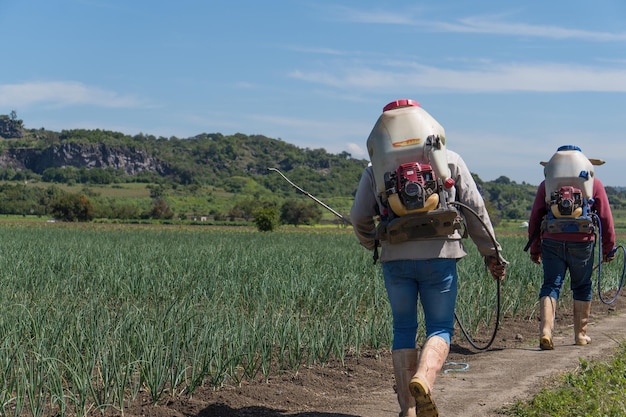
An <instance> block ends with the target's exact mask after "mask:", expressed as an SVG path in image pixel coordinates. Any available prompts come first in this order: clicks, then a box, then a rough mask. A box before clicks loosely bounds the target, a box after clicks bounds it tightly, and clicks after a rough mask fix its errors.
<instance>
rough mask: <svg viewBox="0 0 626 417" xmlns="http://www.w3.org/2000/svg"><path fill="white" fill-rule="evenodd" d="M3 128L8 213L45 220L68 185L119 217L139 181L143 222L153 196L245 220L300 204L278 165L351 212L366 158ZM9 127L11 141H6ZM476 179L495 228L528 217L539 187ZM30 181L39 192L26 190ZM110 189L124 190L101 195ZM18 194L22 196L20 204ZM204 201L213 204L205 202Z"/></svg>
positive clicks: (8, 121) (0, 153)
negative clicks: (274, 207)
mask: <svg viewBox="0 0 626 417" xmlns="http://www.w3.org/2000/svg"><path fill="white" fill-rule="evenodd" d="M0 122H3V123H4V124H2V125H0V180H3V181H5V185H3V186H2V189H1V190H0V194H2V195H0V213H3V214H24V213H34V214H40V215H42V214H48V213H50V210H49V207H48V205H49V203H50V200H51V199H53V196H57V195H58V194H59V193H60V190H59V187H60V186H61V185H62V186H63V187H60V189H61V190H64V191H70V192H80V193H83V194H87V196H88V197H89V198H90V199H91V200H93V202H94V203H96V204H97V207H96V212H97V214H98V215H100V216H104V217H119V216H120V215H121V214H120V213H119V212H120V205H122V206H124V210H121V211H126V212H128V211H129V210H128V204H130V203H128V201H127V202H125V203H124V204H122V202H121V201H120V198H122V197H121V196H122V195H125V196H126V197H128V194H129V193H128V192H122V191H123V190H124V189H128V188H129V187H130V184H136V185H139V184H142V185H143V192H140V193H139V194H136V195H135V196H134V197H135V198H136V199H135V201H134V202H133V203H132V205H134V206H137V205H139V206H141V207H139V208H137V207H136V208H135V209H134V210H130V211H131V212H132V213H131V214H128V213H127V214H126V215H125V216H122V217H128V216H131V217H133V216H138V215H141V213H143V215H144V216H147V214H146V213H147V211H149V210H151V209H152V208H153V206H151V204H152V203H154V200H155V199H161V200H163V199H165V200H166V201H167V204H168V205H169V206H171V207H170V208H171V209H172V210H173V211H174V212H175V215H176V217H178V218H181V219H182V218H186V217H190V216H192V217H198V216H207V215H211V216H213V217H222V218H225V217H230V218H235V217H244V218H245V217H248V218H249V215H246V213H241V211H242V207H241V206H242V205H245V204H250V203H251V200H253V201H254V202H256V204H257V205H259V204H261V202H262V201H265V200H272V201H274V202H275V203H276V204H280V203H283V202H284V201H285V200H287V199H292V198H299V196H298V195H297V193H296V192H294V189H293V188H292V187H291V186H290V185H289V184H288V183H287V182H286V181H284V180H283V179H282V178H280V176H278V175H275V174H274V175H271V174H270V173H269V172H268V168H278V169H280V170H281V171H282V172H283V173H285V174H286V175H287V176H288V177H289V178H290V179H291V180H292V181H293V182H294V183H296V184H298V185H299V186H300V187H302V188H303V189H304V190H306V191H307V192H309V193H310V194H312V195H315V196H317V197H319V198H321V199H325V200H328V201H331V202H332V203H333V204H336V205H338V207H337V208H338V209H339V210H340V211H343V212H346V211H347V210H349V205H350V204H351V199H352V197H353V196H354V193H355V191H356V188H357V186H358V182H359V179H360V176H361V173H362V171H363V168H364V167H365V166H366V165H367V162H368V161H367V160H363V159H355V158H353V157H352V156H351V155H350V154H349V153H347V152H343V153H341V154H330V153H328V152H326V151H325V150H324V149H309V148H306V149H302V148H298V147H296V146H294V145H292V144H288V143H285V142H283V141H282V140H279V139H272V138H268V137H266V136H263V135H245V134H242V133H237V134H234V135H228V136H227V135H222V134H221V133H202V134H199V135H196V136H193V137H189V138H184V139H181V138H176V137H170V138H165V137H155V136H152V135H146V134H138V135H135V136H129V135H125V134H123V133H120V132H113V131H106V130H100V129H94V130H86V129H74V130H63V131H61V132H54V131H50V130H46V129H43V128H42V129H26V128H24V126H23V122H22V121H21V120H19V119H17V117H16V115H15V114H14V113H12V114H11V116H10V117H9V116H2V115H0ZM0 124H1V123H0ZM3 126H4V127H3ZM9 127H11V128H12V129H13V130H11V129H9ZM7 129H9V130H10V131H11V132H13V133H12V135H11V136H10V137H7V136H1V135H2V133H3V132H7V131H9V130H7ZM18 132H19V134H18ZM5 134H6V133H5ZM474 179H475V180H476V182H477V184H478V185H479V188H480V189H481V191H482V193H483V196H484V198H485V200H486V202H487V205H488V207H489V210H490V213H491V215H492V217H493V218H494V220H495V222H496V223H497V222H498V221H499V220H501V219H513V220H515V219H527V218H528V215H529V212H530V208H531V205H532V201H533V198H534V193H535V191H536V186H534V185H529V184H525V183H524V184H517V183H515V182H514V181H511V180H510V179H509V178H508V177H506V176H501V177H500V178H498V179H496V180H495V181H489V182H485V181H482V180H481V179H480V178H479V177H478V176H477V175H474ZM24 183H26V184H29V185H34V184H37V187H36V188H35V189H33V188H30V189H29V190H26V189H22V188H24V187H23V186H22V184H24ZM124 184H127V185H128V186H127V185H124ZM20 187H21V188H20ZM46 187H48V188H46ZM50 187H53V188H52V189H51V188H50ZM68 187H69V188H68ZM107 187H108V188H109V189H111V188H113V189H116V190H119V191H120V192H119V193H110V192H105V191H104V189H105V188H107ZM607 192H609V195H610V198H611V202H612V204H613V205H614V207H615V208H619V209H624V208H626V190H618V189H614V188H610V187H609V189H607ZM103 193H104V194H106V198H105V197H103V196H102V194H103ZM16 195H19V196H20V197H19V198H18V199H16V198H15V196H16ZM200 196H206V197H207V198H205V200H204V201H201V202H199V201H198V197H200ZM191 200H193V203H192V202H191ZM161 203H163V201H161ZM104 205H106V206H107V207H108V208H106V210H105V208H104V207H103V206H104ZM111 207H113V208H111ZM244 211H245V210H244ZM115 212H117V214H115ZM96 217H98V216H96ZM331 217H332V216H331Z"/></svg>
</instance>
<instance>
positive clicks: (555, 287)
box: [539, 239, 595, 301]
mask: <svg viewBox="0 0 626 417" xmlns="http://www.w3.org/2000/svg"><path fill="white" fill-rule="evenodd" d="M594 245H595V242H593V241H591V242H565V241H561V240H552V239H544V240H543V241H542V242H541V262H542V263H543V285H542V286H541V290H540V291H539V298H541V297H545V296H550V297H552V298H556V299H557V300H558V299H559V294H560V292H561V288H562V287H563V281H564V280H565V273H566V271H567V270H568V269H569V275H570V281H571V289H572V298H573V299H574V300H578V301H591V297H592V293H593V290H592V283H591V273H592V272H593V250H594Z"/></svg>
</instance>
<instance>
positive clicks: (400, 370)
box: [391, 349, 417, 417]
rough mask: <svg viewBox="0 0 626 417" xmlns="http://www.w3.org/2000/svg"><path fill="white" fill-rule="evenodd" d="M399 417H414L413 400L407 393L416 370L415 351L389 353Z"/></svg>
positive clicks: (400, 350) (399, 350)
mask: <svg viewBox="0 0 626 417" xmlns="http://www.w3.org/2000/svg"><path fill="white" fill-rule="evenodd" d="M391 359H392V361H393V374H394V376H395V378H396V394H397V396H398V404H399V405H400V414H399V415H400V417H416V416H415V398H413V396H412V395H411V391H409V382H410V381H411V378H412V377H413V375H414V374H415V371H416V370H417V349H396V350H394V351H392V352H391Z"/></svg>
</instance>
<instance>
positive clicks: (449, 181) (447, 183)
mask: <svg viewBox="0 0 626 417" xmlns="http://www.w3.org/2000/svg"><path fill="white" fill-rule="evenodd" d="M443 186H444V187H445V188H448V189H450V188H452V187H453V186H454V180H453V179H452V178H448V179H447V180H446V181H445V182H444V183H443Z"/></svg>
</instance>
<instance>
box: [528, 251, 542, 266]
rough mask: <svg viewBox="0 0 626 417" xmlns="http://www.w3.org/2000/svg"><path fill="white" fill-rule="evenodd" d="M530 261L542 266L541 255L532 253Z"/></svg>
mask: <svg viewBox="0 0 626 417" xmlns="http://www.w3.org/2000/svg"><path fill="white" fill-rule="evenodd" d="M530 260H531V261H533V263H536V264H537V265H540V264H541V254H540V253H531V254H530Z"/></svg>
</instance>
